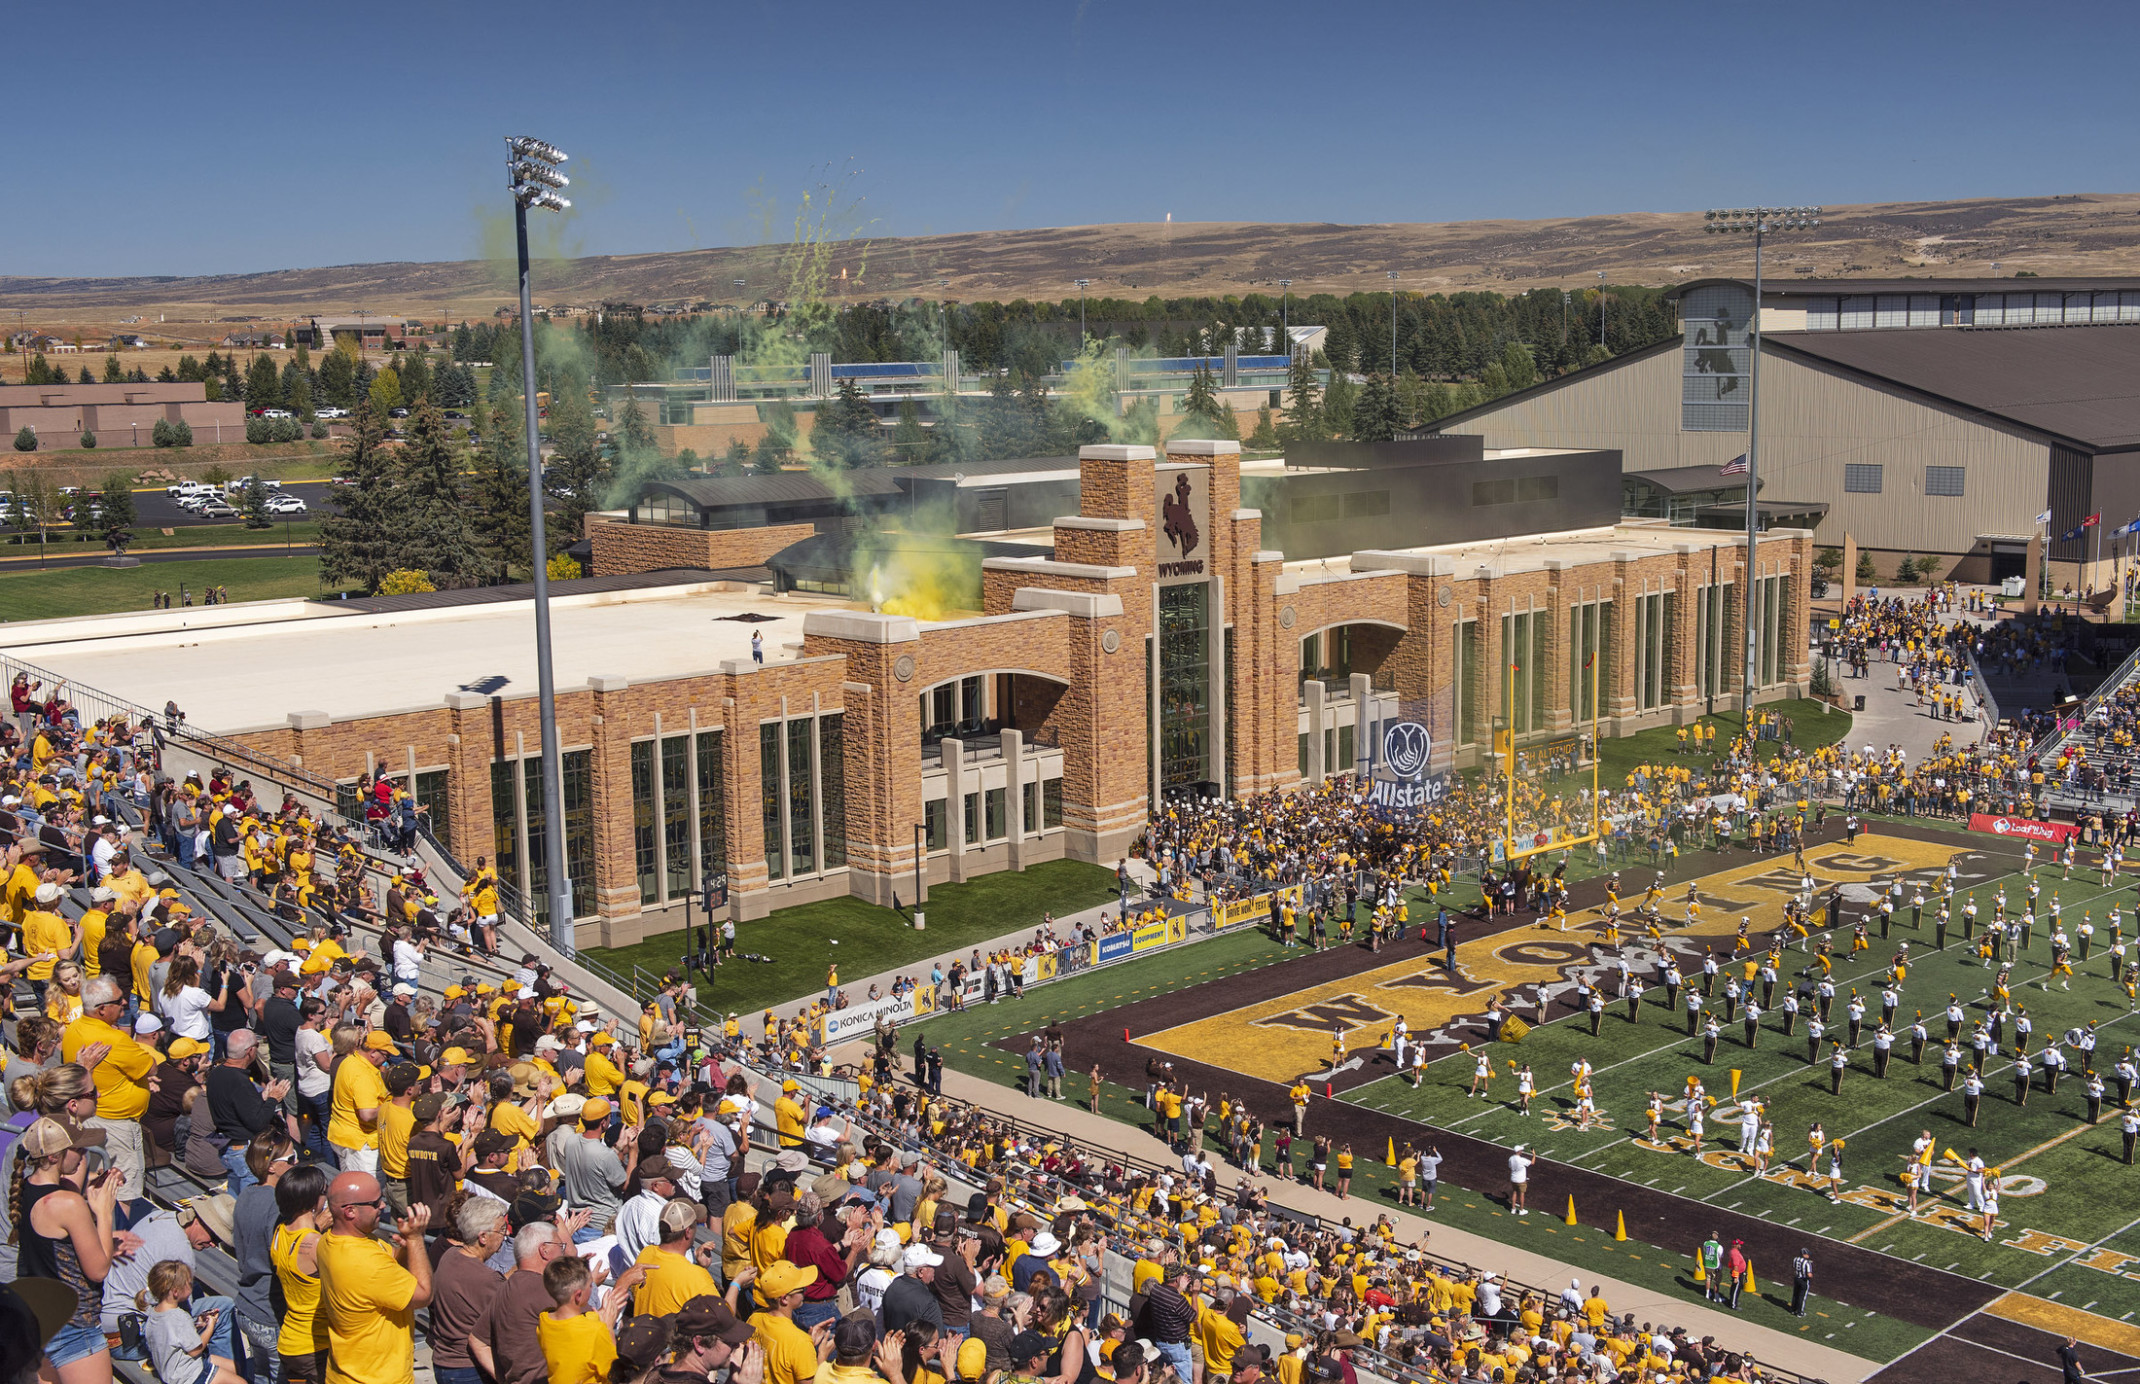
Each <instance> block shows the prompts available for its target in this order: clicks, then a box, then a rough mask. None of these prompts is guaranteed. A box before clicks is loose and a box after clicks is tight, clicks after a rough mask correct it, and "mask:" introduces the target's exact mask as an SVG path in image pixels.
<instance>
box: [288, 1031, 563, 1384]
mask: <svg viewBox="0 0 2140 1384" xmlns="http://www.w3.org/2000/svg"><path fill="white" fill-rule="evenodd" d="M342 1065H343V1067H344V1068H345V1069H346V1068H348V1067H349V1066H351V1065H354V1064H352V1063H350V1062H346V1061H345V1062H344V1063H343V1064H342ZM366 1065H369V1064H366ZM379 1202H380V1189H379V1179H378V1178H376V1177H374V1176H372V1175H371V1174H370V1173H368V1172H351V1171H344V1172H342V1173H341V1174H339V1175H338V1176H336V1178H335V1179H334V1181H333V1182H331V1183H329V1184H328V1187H327V1207H328V1210H329V1213H330V1214H331V1215H332V1216H333V1218H334V1220H333V1224H332V1225H330V1226H329V1228H328V1230H327V1233H326V1234H324V1235H322V1236H320V1238H319V1244H318V1246H317V1248H316V1249H315V1250H314V1254H315V1255H316V1257H317V1260H318V1265H319V1284H320V1289H319V1291H320V1298H319V1304H320V1313H321V1315H322V1316H324V1317H325V1318H326V1320H327V1377H326V1380H325V1384H386V1382H387V1381H398V1380H408V1379H411V1378H413V1377H414V1374H415V1369H416V1330H415V1328H416V1314H417V1312H418V1311H420V1310H421V1309H423V1308H425V1307H429V1306H430V1305H431V1256H430V1255H429V1254H427V1253H425V1252H424V1236H423V1231H424V1227H425V1226H426V1225H428V1224H430V1221H431V1208H430V1207H428V1206H412V1207H410V1208H409V1213H408V1215H406V1216H404V1217H403V1218H402V1220H401V1223H400V1226H399V1227H398V1229H397V1231H396V1233H395V1235H394V1237H393V1240H392V1242H391V1243H389V1242H388V1241H385V1240H379V1239H374V1238H373V1235H372V1232H373V1231H374V1230H376V1229H377V1228H378V1225H379ZM560 1262H571V1263H575V1264H577V1263H580V1261H579V1260H577V1259H574V1260H570V1261H560Z"/></svg>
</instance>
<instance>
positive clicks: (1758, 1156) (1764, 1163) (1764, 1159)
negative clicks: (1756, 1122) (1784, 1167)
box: [1754, 1120, 1776, 1177]
mask: <svg viewBox="0 0 2140 1384" xmlns="http://www.w3.org/2000/svg"><path fill="white" fill-rule="evenodd" d="M1775 1148H1776V1126H1774V1125H1772V1124H1770V1123H1769V1122H1768V1121H1766V1120H1763V1121H1762V1122H1761V1132H1760V1133H1758V1134H1756V1135H1755V1136H1754V1176H1755V1177H1765V1176H1767V1175H1768V1160H1769V1155H1770V1154H1771V1153H1773V1152H1774V1151H1775Z"/></svg>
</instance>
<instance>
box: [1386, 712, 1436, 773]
mask: <svg viewBox="0 0 2140 1384" xmlns="http://www.w3.org/2000/svg"><path fill="white" fill-rule="evenodd" d="M1433 748H1434V742H1433V741H1432V740H1430V739H1429V738H1428V736H1427V728H1426V727H1425V726H1423V725H1421V724H1419V722H1417V721H1399V722H1397V723H1395V724H1394V725H1392V726H1390V727H1389V729H1387V730H1385V731H1383V732H1382V760H1383V762H1384V763H1385V764H1387V765H1389V769H1390V773H1391V774H1393V775H1394V776H1396V777H1398V778H1417V777H1418V776H1419V774H1420V772H1421V771H1422V770H1423V769H1425V768H1426V767H1427V758H1428V755H1429V754H1430V753H1431V752H1432V750H1433Z"/></svg>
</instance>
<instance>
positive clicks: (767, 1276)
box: [750, 1259, 818, 1384]
mask: <svg viewBox="0 0 2140 1384" xmlns="http://www.w3.org/2000/svg"><path fill="white" fill-rule="evenodd" d="M815 1282H817V1270H816V1269H806V1268H803V1267H802V1266H800V1265H797V1264H791V1263H789V1262H788V1261H787V1260H785V1259H782V1260H780V1261H778V1262H777V1263H775V1264H773V1265H772V1266H771V1267H770V1268H768V1269H766V1270H765V1271H764V1272H763V1273H761V1274H759V1275H758V1280H757V1283H756V1285H755V1286H756V1288H757V1292H758V1299H759V1301H761V1302H763V1303H765V1304H767V1305H766V1307H765V1308H764V1309H763V1310H762V1311H759V1312H757V1313H754V1314H753V1315H752V1316H751V1319H750V1324H751V1334H752V1335H753V1336H755V1337H756V1338H757V1342H758V1344H759V1346H761V1347H762V1348H763V1349H764V1351H765V1384H804V1381H806V1380H814V1379H815V1378H816V1377H817V1367H818V1358H817V1343H816V1342H815V1341H813V1340H811V1339H810V1333H809V1332H807V1331H804V1330H803V1329H802V1328H801V1327H799V1326H797V1325H796V1324H795V1309H796V1308H797V1307H799V1306H801V1305H802V1300H803V1289H805V1288H807V1287H809V1286H810V1285H811V1284H812V1283H815Z"/></svg>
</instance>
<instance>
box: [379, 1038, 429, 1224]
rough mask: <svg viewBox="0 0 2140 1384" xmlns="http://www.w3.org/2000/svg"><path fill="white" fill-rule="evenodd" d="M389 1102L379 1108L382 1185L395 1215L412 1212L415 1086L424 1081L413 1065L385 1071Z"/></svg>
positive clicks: (402, 1064) (380, 1176) (410, 1063)
mask: <svg viewBox="0 0 2140 1384" xmlns="http://www.w3.org/2000/svg"><path fill="white" fill-rule="evenodd" d="M385 1076H386V1094H387V1098H388V1099H387V1103H386V1104H385V1105H382V1106H380V1107H379V1182H380V1185H381V1186H382V1188H383V1189H384V1190H385V1193H386V1204H387V1205H389V1206H391V1207H393V1208H394V1214H395V1215H396V1216H399V1215H401V1213H403V1212H404V1211H407V1210H408V1209H409V1139H410V1138H411V1136H413V1135H414V1134H415V1133H416V1111H415V1109H414V1106H415V1104H416V1085H417V1083H418V1082H419V1081H421V1080H422V1077H421V1076H420V1075H418V1068H417V1067H416V1064H415V1063H413V1062H396V1063H395V1064H394V1065H393V1066H391V1067H388V1068H387V1069H386V1073H385Z"/></svg>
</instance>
